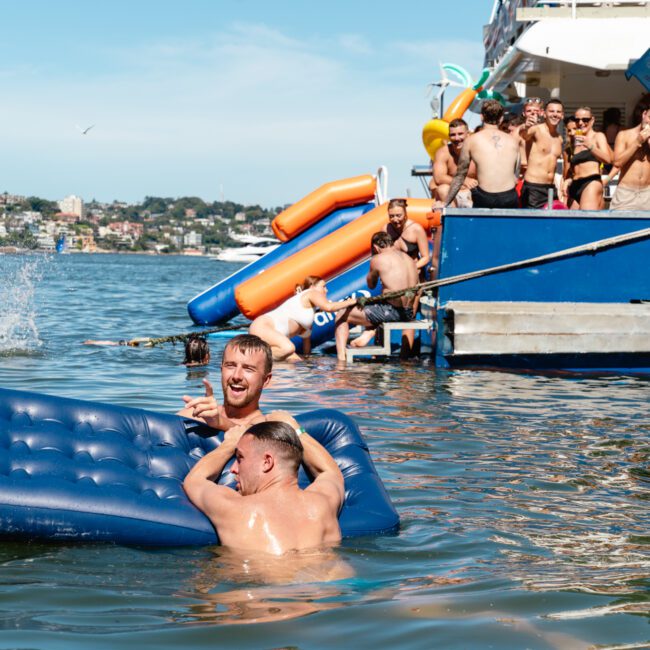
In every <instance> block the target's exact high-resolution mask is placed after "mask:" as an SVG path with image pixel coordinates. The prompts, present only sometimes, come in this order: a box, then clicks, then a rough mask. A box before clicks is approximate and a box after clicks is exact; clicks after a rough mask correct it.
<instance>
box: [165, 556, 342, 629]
mask: <svg viewBox="0 0 650 650" xmlns="http://www.w3.org/2000/svg"><path fill="white" fill-rule="evenodd" d="M195 571H196V573H195V574H194V576H193V577H192V580H191V581H190V582H191V584H189V585H188V589H187V591H180V592H179V594H178V595H179V596H181V597H185V598H192V599H193V600H194V602H193V603H192V605H190V607H189V609H188V610H187V611H185V612H184V614H183V615H182V616H181V617H180V618H179V619H177V621H178V622H182V623H200V624H206V623H210V624H214V623H220V624H226V623H227V624H242V623H267V622H273V621H282V620H288V619H292V618H299V617H302V616H307V615H309V614H314V613H316V612H320V611H324V610H327V609H334V608H337V607H341V606H342V605H343V603H342V602H341V596H342V594H343V590H342V587H343V586H344V585H345V581H347V580H349V579H350V578H353V576H354V570H353V569H352V566H351V565H350V564H349V563H348V562H346V561H345V560H344V559H343V558H342V557H341V556H340V555H339V554H338V553H337V551H336V550H332V549H328V550H322V551H321V550H316V549H312V550H307V551H300V552H295V553H287V554H285V555H283V556H281V557H277V556H271V555H267V554H263V553H259V554H255V553H251V552H246V553H245V554H244V553H240V552H238V551H236V550H235V549H228V548H215V549H214V550H213V552H212V554H211V555H210V556H208V557H206V558H204V559H202V561H201V562H198V563H196V566H195Z"/></svg>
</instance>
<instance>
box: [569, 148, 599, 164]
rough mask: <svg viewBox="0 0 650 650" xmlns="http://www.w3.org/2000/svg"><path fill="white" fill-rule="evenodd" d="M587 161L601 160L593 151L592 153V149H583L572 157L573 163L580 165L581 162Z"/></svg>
mask: <svg viewBox="0 0 650 650" xmlns="http://www.w3.org/2000/svg"><path fill="white" fill-rule="evenodd" d="M586 162H595V163H597V162H600V161H599V160H598V159H597V158H596V157H595V156H594V154H593V153H591V150H590V149H583V150H582V151H579V152H578V153H574V154H573V156H572V157H571V164H572V165H580V164H581V163H586Z"/></svg>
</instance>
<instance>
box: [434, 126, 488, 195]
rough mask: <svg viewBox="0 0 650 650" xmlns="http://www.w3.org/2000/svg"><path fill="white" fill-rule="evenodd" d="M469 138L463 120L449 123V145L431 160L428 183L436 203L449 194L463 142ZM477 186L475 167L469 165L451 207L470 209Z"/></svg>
mask: <svg viewBox="0 0 650 650" xmlns="http://www.w3.org/2000/svg"><path fill="white" fill-rule="evenodd" d="M468 136H469V128H468V126H467V122H465V120H461V119H456V120H452V121H451V122H450V123H449V144H447V145H446V146H444V147H440V149H438V151H436V155H435V156H434V158H433V178H432V179H431V182H430V183H429V189H430V190H431V196H432V197H433V198H434V199H435V200H437V201H445V200H446V199H447V195H448V194H449V187H450V186H451V182H452V181H453V180H454V175H455V174H456V170H457V169H458V159H459V157H460V152H461V151H462V149H463V145H464V144H465V140H467V138H468ZM477 185H478V181H477V180H476V166H475V165H474V164H470V166H469V170H468V172H467V178H465V182H464V183H463V186H462V187H461V189H460V190H459V192H458V195H457V196H456V198H455V199H454V205H453V207H455V208H456V207H458V208H471V207H472V195H471V191H472V189H474V188H475V187H476V186H477Z"/></svg>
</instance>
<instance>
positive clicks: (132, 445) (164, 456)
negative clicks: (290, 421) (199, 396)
mask: <svg viewBox="0 0 650 650" xmlns="http://www.w3.org/2000/svg"><path fill="white" fill-rule="evenodd" d="M297 420H298V421H299V422H300V424H301V426H303V427H304V428H305V429H307V430H308V431H309V433H310V434H311V435H313V436H314V437H315V438H316V439H317V440H318V441H319V442H320V443H321V444H322V445H323V446H324V447H325V448H326V449H327V450H328V451H329V452H330V454H332V456H333V457H334V458H335V459H336V461H337V463H338V464H339V467H340V468H341V470H342V471H343V476H344V477H345V493H346V498H345V504H344V506H343V509H342V511H341V514H340V517H339V520H340V523H341V530H342V532H343V535H344V536H345V537H353V536H359V535H376V534H385V533H390V532H394V531H396V530H397V528H398V526H399V517H398V515H397V513H396V512H395V509H394V507H393V505H392V503H391V501H390V498H389V497H388V494H387V493H386V490H385V488H384V486H383V484H382V482H381V480H380V478H379V476H378V475H377V472H376V470H375V468H374V465H373V463H372V460H371V459H370V455H369V453H368V448H367V446H366V444H365V443H364V441H363V439H362V437H361V434H360V432H359V430H358V428H357V427H356V425H355V424H354V422H352V420H351V419H350V418H349V417H347V416H346V415H343V414H342V413H339V412H338V411H333V410H325V409H323V410H318V411H312V412H310V413H305V414H302V415H299V416H298V417H297ZM221 439H222V434H218V432H216V431H215V430H214V429H210V428H209V427H207V426H205V425H203V424H201V423H199V422H196V421H195V420H187V419H183V418H181V417H178V416H176V415H166V414H161V413H154V412H151V411H144V410H141V409H134V408H126V407H117V406H111V405H108V404H100V403H96V402H85V401H81V400H74V399H67V398H61V397H54V396H49V395H40V394H36V393H28V392H23V391H13V390H5V389H0V538H3V539H44V540H49V541H65V540H67V541H70V540H74V541H79V542H98V541H99V542H115V543H119V544H137V545H145V546H183V545H205V544H216V543H218V539H217V536H216V534H215V531H214V529H213V528H212V525H211V524H210V522H209V520H208V519H207V518H206V517H205V516H204V515H203V514H202V513H201V512H199V511H198V510H197V509H196V508H195V507H194V506H193V505H192V504H191V503H190V502H189V501H188V499H187V497H186V496H185V493H184V492H183V488H182V481H183V478H184V477H185V475H186V474H187V472H188V471H189V469H190V468H191V467H192V465H193V464H194V463H195V462H196V461H197V460H198V459H199V458H200V457H201V456H203V455H204V454H205V453H207V452H209V451H211V450H212V449H214V448H215V447H217V446H218V445H219V443H220V441H221ZM224 476H225V478H222V479H221V482H222V483H224V484H228V485H230V486H231V487H234V482H233V481H232V477H231V475H230V474H229V473H228V472H227V471H226V472H224ZM308 482H309V479H308V477H307V476H306V475H305V473H304V471H303V470H302V469H301V470H300V476H299V483H300V484H301V486H303V487H304V486H305V485H307V484H308Z"/></svg>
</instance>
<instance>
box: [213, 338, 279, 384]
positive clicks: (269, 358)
mask: <svg viewBox="0 0 650 650" xmlns="http://www.w3.org/2000/svg"><path fill="white" fill-rule="evenodd" d="M228 348H235V349H237V350H239V351H240V352H243V353H244V354H250V353H251V352H262V353H263V354H264V373H265V374H267V375H268V374H269V373H270V372H271V370H273V353H272V352H271V346H270V345H269V344H268V343H267V342H266V341H262V339H261V338H260V337H259V336H255V335H254V334H238V335H237V336H235V337H233V338H231V339H230V341H228V343H227V344H226V347H225V348H224V349H223V352H224V354H225V353H226V350H227V349H228ZM221 363H222V364H223V356H222V357H221Z"/></svg>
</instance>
